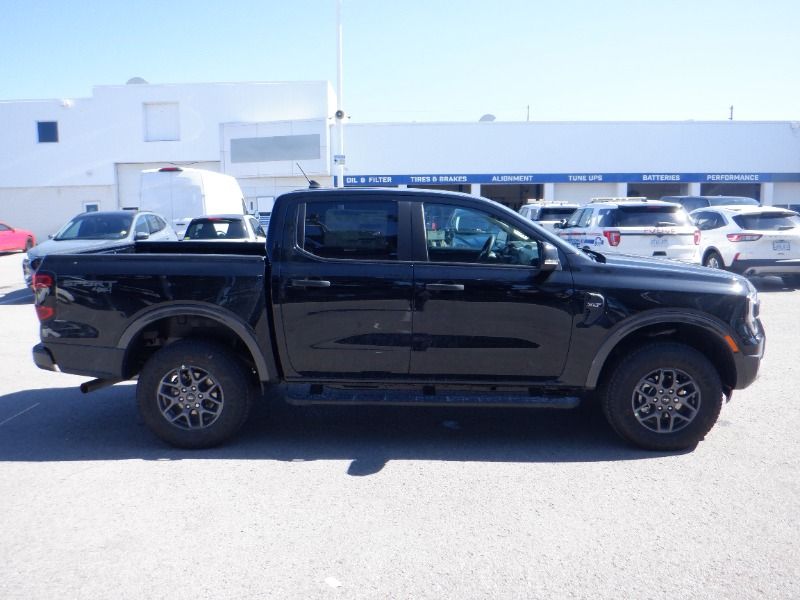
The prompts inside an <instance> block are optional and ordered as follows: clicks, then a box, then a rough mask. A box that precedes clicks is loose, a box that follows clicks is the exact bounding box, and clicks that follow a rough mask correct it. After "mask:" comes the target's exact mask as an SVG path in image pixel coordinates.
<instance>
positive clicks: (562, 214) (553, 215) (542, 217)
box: [537, 206, 575, 221]
mask: <svg viewBox="0 0 800 600" xmlns="http://www.w3.org/2000/svg"><path fill="white" fill-rule="evenodd" d="M574 212H575V208H574V207H573V208H570V207H569V206H561V207H554V208H543V209H542V211H541V212H540V213H539V218H538V219H537V221H560V220H561V219H566V218H567V217H568V216H570V215H571V214H572V213H574Z"/></svg>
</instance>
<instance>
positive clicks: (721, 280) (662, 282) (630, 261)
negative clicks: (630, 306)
mask: <svg viewBox="0 0 800 600" xmlns="http://www.w3.org/2000/svg"><path fill="white" fill-rule="evenodd" d="M604 256H605V258H606V262H605V263H599V262H594V261H592V259H590V258H589V257H588V256H587V257H584V256H581V257H580V260H583V261H590V262H592V264H593V265H594V269H597V270H598V271H601V272H604V273H605V274H606V275H613V276H614V278H615V279H616V280H617V281H618V283H620V284H623V281H622V280H626V279H628V278H632V281H631V283H633V284H634V285H635V286H640V287H643V288H646V289H651V290H675V291H677V290H683V291H695V292H700V291H704V292H711V291H716V292H721V293H728V294H730V293H734V294H746V293H747V291H748V290H750V289H751V287H752V284H751V283H750V282H749V281H748V280H747V279H746V278H745V277H742V276H741V275H737V274H735V273H731V272H729V271H723V270H721V269H712V268H711V267H704V266H702V265H694V264H690V263H684V262H680V261H677V260H670V259H667V258H651V257H642V256H631V255H626V254H605V255H604ZM623 285H624V284H623ZM624 287H627V285H624Z"/></svg>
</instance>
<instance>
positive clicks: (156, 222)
mask: <svg viewBox="0 0 800 600" xmlns="http://www.w3.org/2000/svg"><path fill="white" fill-rule="evenodd" d="M147 223H148V225H149V226H150V233H158V232H159V231H161V230H162V229H164V225H163V224H162V222H161V219H159V218H158V217H157V216H155V215H147Z"/></svg>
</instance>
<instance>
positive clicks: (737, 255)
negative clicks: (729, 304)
mask: <svg viewBox="0 0 800 600" xmlns="http://www.w3.org/2000/svg"><path fill="white" fill-rule="evenodd" d="M691 217H692V219H694V222H695V223H696V224H697V226H698V227H699V228H700V230H701V232H702V242H701V245H700V248H701V256H702V259H703V264H704V265H706V266H708V267H716V268H718V269H729V270H731V271H734V272H736V273H741V274H744V275H779V276H781V277H783V279H784V281H786V283H787V284H788V285H793V286H798V285H800V215H798V214H797V213H796V212H794V211H791V210H786V209H785V208H774V207H769V206H719V207H713V208H698V209H697V210H695V211H693V212H692V213H691Z"/></svg>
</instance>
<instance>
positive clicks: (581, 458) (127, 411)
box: [0, 254, 800, 600]
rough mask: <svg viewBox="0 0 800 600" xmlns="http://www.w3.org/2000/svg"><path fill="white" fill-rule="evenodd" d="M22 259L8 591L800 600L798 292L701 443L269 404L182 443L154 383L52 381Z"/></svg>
mask: <svg viewBox="0 0 800 600" xmlns="http://www.w3.org/2000/svg"><path fill="white" fill-rule="evenodd" d="M21 260H22V255H19V254H12V255H0V328H2V337H1V338H0V598H3V599H6V600H10V599H26V600H27V599H33V598H48V599H49V598H55V597H58V598H109V597H114V598H171V599H181V598H187V599H189V598H191V599H197V598H522V597H524V598H621V597H628V598H670V599H673V598H709V597H711V598H798V597H800V543H799V542H798V539H799V538H800V518H799V517H798V515H799V514H800V500H798V498H800V459H799V457H800V453H799V452H798V450H800V441H798V440H800V436H798V430H799V428H800V403H798V401H797V398H796V396H797V392H796V387H797V384H796V382H797V381H798V380H800V367H798V362H799V359H800V352H798V350H797V340H798V338H799V337H800V324H799V322H800V318H798V317H800V309H798V305H800V291H798V290H792V289H789V288H786V287H785V286H783V285H782V283H781V282H780V280H778V279H765V280H763V281H760V282H758V286H759V288H760V290H761V302H762V309H761V311H762V319H763V322H764V324H765V327H766V330H767V355H766V358H765V360H764V362H763V364H762V370H761V374H760V377H759V379H758V381H757V382H756V383H755V384H754V385H753V386H751V387H750V388H748V389H747V390H743V391H739V392H736V393H735V394H734V398H733V400H732V402H730V403H729V404H727V405H725V406H724V407H723V409H722V414H721V416H720V420H719V422H718V423H717V425H716V427H715V428H714V429H713V430H712V431H711V433H710V434H709V435H708V436H707V438H706V440H705V441H704V442H702V443H701V444H700V445H699V446H698V447H697V448H696V449H695V450H694V451H692V452H687V453H664V454H658V453H652V452H645V451H641V450H637V449H633V448H631V447H629V446H626V445H625V444H623V443H622V442H621V441H620V440H619V439H618V438H616V437H615V435H614V434H613V433H612V432H611V431H610V429H609V427H608V426H607V425H606V424H605V422H604V421H603V419H602V417H601V416H599V415H597V414H596V413H595V412H593V411H588V410H581V411H563V412H560V411H533V410H525V409H516V410H511V409H494V410H485V409H484V410H474V409H463V408H462V409H422V408H420V409H410V408H390V407H386V408H303V409H299V408H291V407H288V406H285V405H282V404H280V403H277V404H275V405H266V404H264V405H261V406H259V407H258V408H257V409H256V411H255V414H254V415H253V417H252V418H251V420H250V422H249V423H248V424H247V426H246V427H245V430H244V431H243V433H242V434H241V435H240V436H239V437H238V438H237V439H236V440H234V441H233V442H232V443H230V444H228V445H226V446H224V447H221V448H218V449H214V450H210V451H208V450H205V451H194V452H192V451H182V450H175V449H173V448H170V447H168V446H165V445H164V444H163V443H161V442H159V441H158V440H157V439H156V438H155V437H154V436H153V435H152V434H150V432H149V431H148V430H147V429H146V428H145V427H144V425H143V424H142V423H141V421H140V420H139V418H138V416H137V413H136V407H135V398H134V390H135V387H134V384H132V383H127V384H120V385H117V386H114V387H112V388H107V389H104V390H101V391H98V392H95V393H93V394H89V395H83V394H81V393H80V391H79V390H78V387H77V386H78V385H79V384H80V383H81V382H82V381H84V380H85V379H86V378H82V377H76V376H71V375H65V374H60V373H49V372H45V371H41V370H39V369H37V368H36V367H35V366H34V365H33V362H32V360H31V358H30V348H31V347H32V346H33V345H34V344H35V343H37V342H38V327H37V322H36V317H35V314H34V310H33V306H32V299H31V296H30V293H29V292H28V291H27V290H25V289H24V286H23V281H22V275H21V267H20V263H21Z"/></svg>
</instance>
